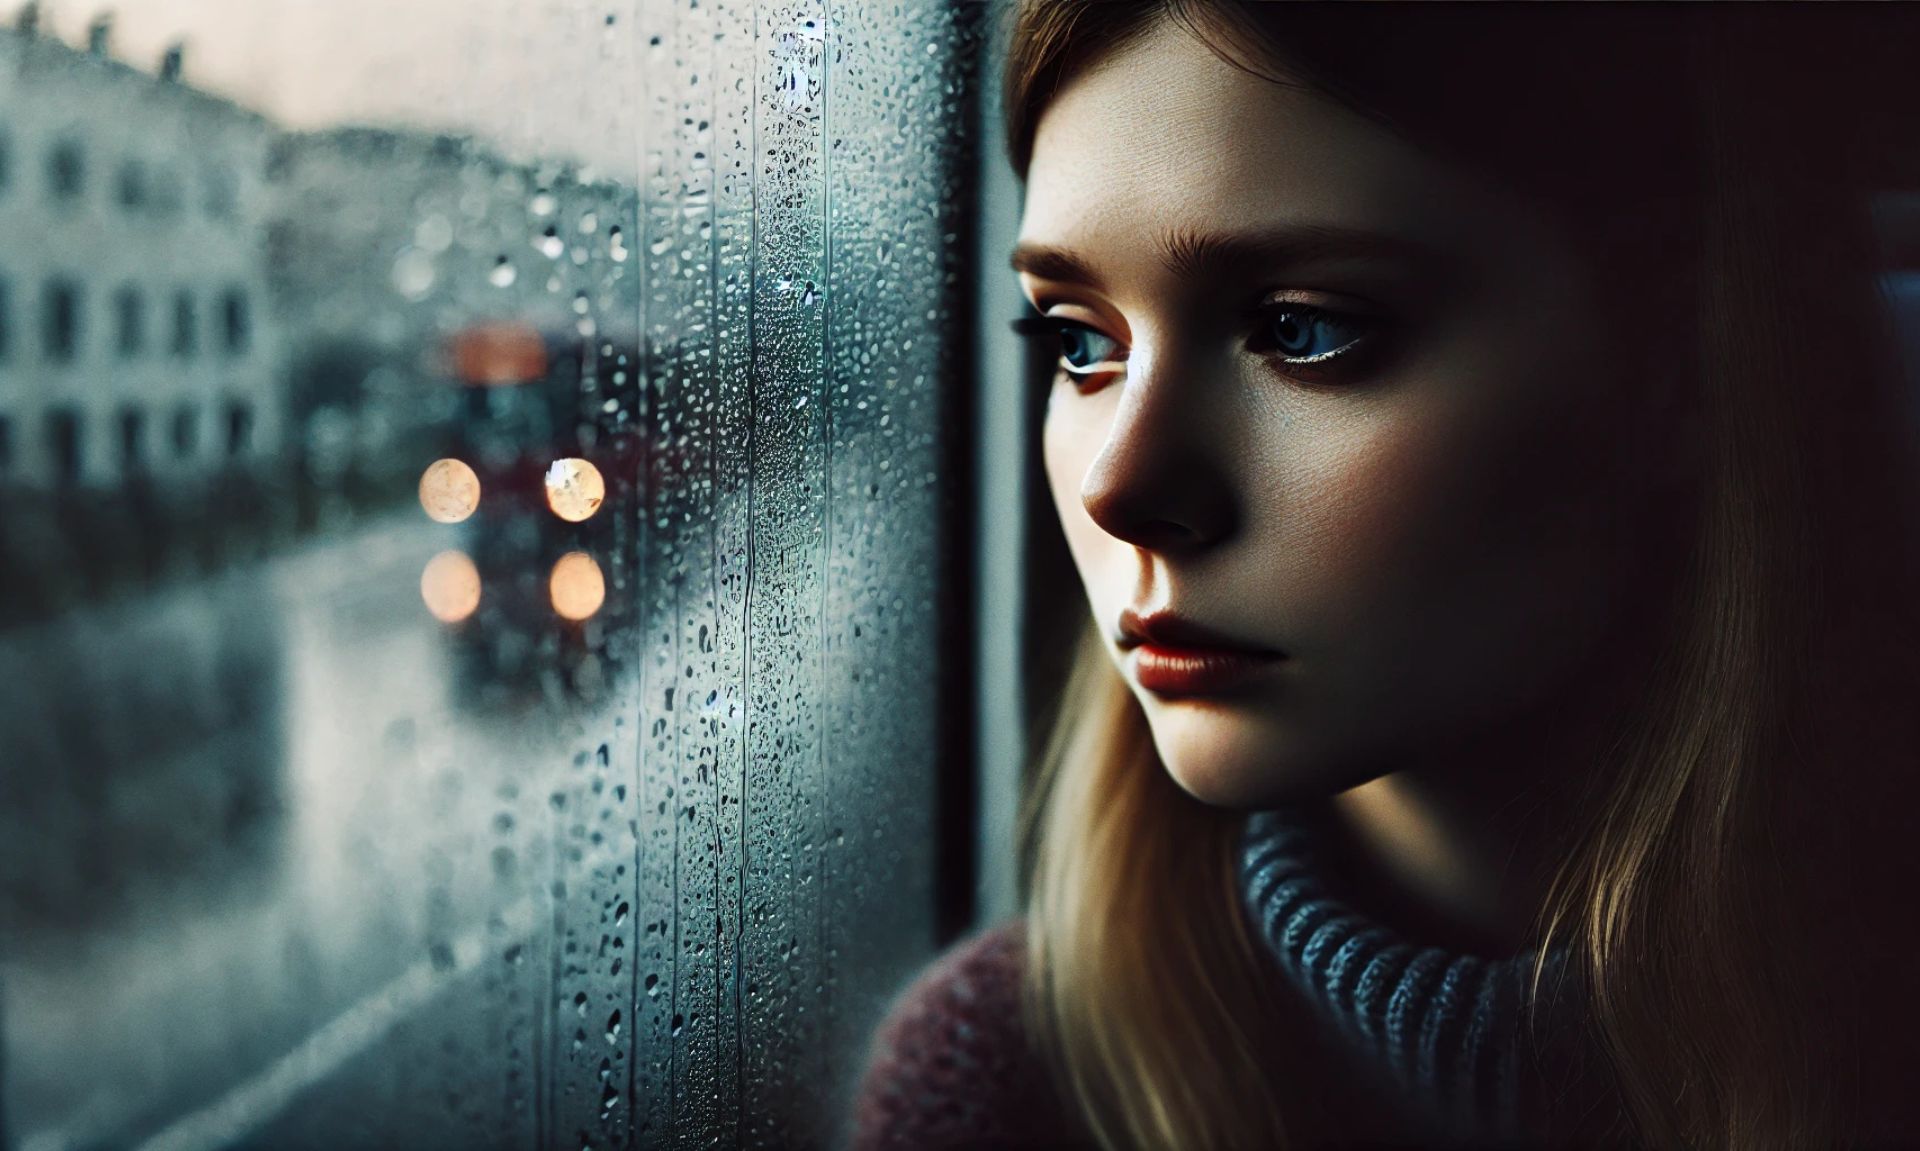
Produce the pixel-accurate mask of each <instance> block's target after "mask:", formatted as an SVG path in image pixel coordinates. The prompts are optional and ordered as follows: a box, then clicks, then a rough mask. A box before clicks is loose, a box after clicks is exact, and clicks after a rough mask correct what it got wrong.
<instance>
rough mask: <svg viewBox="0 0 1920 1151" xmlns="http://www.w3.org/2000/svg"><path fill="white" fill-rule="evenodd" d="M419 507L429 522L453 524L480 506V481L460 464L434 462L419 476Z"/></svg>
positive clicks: (465, 466) (444, 461)
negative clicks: (424, 510)
mask: <svg viewBox="0 0 1920 1151" xmlns="http://www.w3.org/2000/svg"><path fill="white" fill-rule="evenodd" d="M420 506H421V507H423V508H425V509H426V510H427V517H428V518H429V519H432V520H435V521H437V522H439V523H443V524H457V523H459V522H460V521H461V520H464V519H466V518H467V517H468V516H470V515H472V514H473V511H474V509H475V508H477V507H479V506H480V477H479V476H477V475H475V474H474V472H473V469H472V468H470V467H468V466H467V465H466V464H465V463H464V462H462V461H460V460H452V459H448V460H435V461H433V462H432V463H431V464H428V465H427V470H426V471H424V472H422V473H420Z"/></svg>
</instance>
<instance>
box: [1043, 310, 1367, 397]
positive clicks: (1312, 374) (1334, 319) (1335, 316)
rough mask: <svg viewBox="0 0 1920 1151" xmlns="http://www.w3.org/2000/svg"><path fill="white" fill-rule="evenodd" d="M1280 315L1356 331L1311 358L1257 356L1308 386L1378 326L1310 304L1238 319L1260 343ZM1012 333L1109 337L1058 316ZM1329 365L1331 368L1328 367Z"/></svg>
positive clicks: (1084, 376)
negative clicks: (1271, 362) (1281, 366)
mask: <svg viewBox="0 0 1920 1151" xmlns="http://www.w3.org/2000/svg"><path fill="white" fill-rule="evenodd" d="M1283 316H1294V317H1297V318H1302V319H1305V320H1306V321H1307V322H1309V323H1315V322H1318V323H1326V324H1330V325H1335V326H1339V327H1345V328H1349V329H1358V330H1359V334H1358V335H1356V336H1354V337H1353V338H1352V339H1350V340H1348V341H1347V342H1346V343H1344V344H1342V345H1340V346H1339V347H1337V348H1334V349H1333V350H1332V351H1327V352H1320V353H1317V354H1315V355H1312V356H1284V355H1275V354H1274V353H1273V352H1272V351H1271V350H1266V351H1261V352H1260V354H1262V355H1264V356H1267V357H1268V358H1269V359H1272V360H1274V361H1276V362H1278V363H1279V364H1281V365H1284V371H1283V374H1286V375H1289V376H1293V377H1295V378H1298V379H1301V380H1304V381H1306V382H1309V383H1316V382H1320V381H1322V380H1324V379H1326V378H1328V377H1329V376H1330V375H1331V374H1332V371H1333V370H1338V369H1341V368H1344V367H1345V366H1346V364H1344V363H1336V362H1335V361H1344V360H1345V359H1346V358H1347V357H1349V356H1351V355H1352V354H1353V353H1354V352H1356V351H1358V350H1360V349H1361V348H1362V347H1363V346H1364V345H1369V344H1371V343H1373V342H1374V337H1375V334H1376V333H1375V329H1377V328H1378V327H1379V326H1380V321H1379V320H1378V318H1377V317H1373V316H1368V315H1364V314H1361V313H1355V312H1337V311H1334V310H1333V309H1331V308H1322V307H1316V306H1315V305H1312V304H1302V303H1296V302H1292V301H1282V302H1279V303H1267V304H1260V305H1257V306H1255V307H1253V308H1251V309H1249V310H1248V311H1247V313H1246V314H1245V315H1244V316H1243V317H1242V320H1243V322H1244V323H1246V324H1248V325H1249V326H1251V327H1252V329H1253V331H1254V333H1255V335H1254V339H1255V340H1262V339H1268V338H1269V337H1270V332H1269V329H1270V328H1271V327H1272V325H1273V324H1275V323H1277V322H1278V321H1279V319H1280V318H1281V317H1283ZM1013 330H1014V331H1015V332H1017V333H1019V334H1020V335H1021V336H1023V337H1025V338H1028V339H1038V338H1041V337H1047V336H1050V337H1052V338H1053V339H1055V340H1058V339H1060V338H1061V337H1062V336H1064V335H1065V334H1066V333H1067V332H1070V331H1075V330H1083V331H1088V332H1093V333H1095V334H1096V335H1102V338H1109V339H1110V338H1111V337H1106V336H1104V334H1102V333H1100V332H1099V330H1098V329H1096V328H1094V327H1093V326H1092V325H1091V324H1084V323H1081V322H1080V321H1078V320H1069V319H1066V318H1064V317H1061V316H1043V315H1027V316H1022V317H1020V318H1019V319H1017V320H1014V321H1013ZM1116 342H1117V341H1116ZM1256 350H1259V349H1256ZM1063 358H1064V357H1063ZM1122 359H1124V357H1122ZM1110 362H1120V361H1104V360H1103V361H1102V363H1110ZM1329 365H1331V368H1330V367H1329ZM1060 374H1065V375H1066V376H1068V377H1069V378H1070V379H1072V380H1074V381H1075V386H1076V387H1080V386H1084V382H1085V381H1087V380H1090V379H1093V378H1095V377H1096V376H1099V375H1102V374H1104V373H1101V372H1097V371H1075V370H1074V369H1073V368H1071V367H1069V366H1068V365H1066V364H1065V363H1061V364H1060V365H1059V367H1058V370H1057V371H1056V373H1055V376H1056V378H1057V377H1058V376H1059V375H1060Z"/></svg>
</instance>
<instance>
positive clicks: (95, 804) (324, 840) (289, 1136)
mask: <svg viewBox="0 0 1920 1151" xmlns="http://www.w3.org/2000/svg"><path fill="white" fill-rule="evenodd" d="M458 538H459V536H458V530H457V529H455V528H449V527H444V526H441V525H436V524H432V523H428V522H425V521H424V519H423V517H421V516H420V514H419V513H418V511H417V509H414V510H412V511H411V512H410V513H403V514H396V515H394V516H392V517H390V518H387V519H383V520H381V521H379V522H375V523H372V524H370V525H366V526H363V527H359V528H356V529H352V530H349V531H347V532H344V533H340V534H336V535H334V536H332V537H331V538H329V539H327V540H325V541H323V542H319V543H314V544H309V545H306V546H304V547H302V548H301V549H299V550H297V551H294V552H291V553H288V554H285V555H282V556H278V557H275V558H272V559H269V560H266V561H262V562H257V563H255V564H253V565H251V566H248V567H245V568H240V569H235V570H229V571H227V572H225V573H223V574H221V575H219V576H217V577H213V578H209V579H206V580H203V581H200V582H197V583H193V584H188V585H176V586H172V587H169V588H165V589H162V590H158V591H155V592H153V593H151V594H148V595H145V596H142V597H137V598H132V599H126V600H122V601H119V602H117V603H114V604H111V605H106V606H103V607H97V608H90V609H87V610H86V611H84V612H82V613H77V614H74V615H71V616H67V617H63V618H61V619H57V620H53V621H50V622H48V623H44V624H40V625H36V626H34V627H31V628H25V629H20V630H16V631H13V632H9V633H5V634H0V683H4V684H7V685H8V691H7V694H6V697H5V699H4V700H0V764H4V769H3V770H4V775H3V776H0V784H3V786H4V795H3V796H0V798H4V800H5V802H6V803H7V804H8V806H9V808H10V810H12V811H14V812H28V813H31V814H30V818H25V819H14V820H11V821H10V822H13V823H16V824H18V825H19V827H20V829H21V832H22V834H20V835H17V836H16V837H14V838H15V842H14V843H13V845H12V846H10V847H7V848H4V849H0V851H3V852H4V860H5V862H6V864H7V872H6V885H7V886H6V915H7V923H6V929H7V930H6V944H5V947H4V956H3V958H0V1031H3V1033H4V1047H3V1048H0V1052H3V1055H0V1059H3V1060H4V1062H3V1063H0V1076H3V1077H4V1082H3V1083H0V1087H3V1088H4V1092H5V1096H4V1103H5V1106H4V1110H0V1117H3V1119H4V1127H5V1130H4V1135H5V1137H6V1138H5V1139H3V1140H0V1145H8V1146H12V1147H17V1148H19V1149H21V1151H56V1149H60V1148H90V1147H104V1146H116V1147H118V1146H135V1147H148V1148H155V1149H158V1148H166V1149H170V1151H177V1149H186V1148H210V1147H218V1146H233V1145H255V1146H275V1147H282V1146H294V1145H299V1144H302V1143H306V1144H309V1145H313V1146H334V1145H345V1144H347V1143H351V1142H354V1141H355V1139H354V1137H353V1136H352V1132H353V1131H355V1130H356V1129H358V1130H363V1131H366V1132H371V1131H373V1130H376V1129H377V1130H380V1131H383V1132H385V1133H387V1134H388V1135H391V1136H399V1135H403V1134H407V1133H409V1129H410V1128H417V1130H414V1131H412V1132H411V1134H412V1135H413V1137H412V1138H409V1139H408V1140H407V1141H408V1142H409V1143H411V1144H415V1145H428V1144H433V1143H445V1144H449V1145H469V1146H476V1145H483V1144H500V1145H505V1144H511V1143H519V1144H521V1145H525V1143H526V1141H527V1140H526V1139H525V1138H524V1137H523V1136H522V1135H521V1134H519V1132H522V1131H525V1130H528V1128H527V1124H528V1123H530V1122H532V1120H531V1119H530V1118H528V1117H529V1116H531V1115H533V1114H534V1113H535V1112H536V1111H537V1110H538V1108H539V1106H540V1100H539V1099H538V1098H537V1097H536V1095H537V1092H535V1091H533V1089H531V1088H529V1087H528V1086H527V1085H528V1084H532V1083H538V1082H540V1078H539V1076H538V1075H537V1074H535V1073H534V1071H535V1070H536V1069H529V1068H526V1067H521V1066H518V1065H517V1063H516V1060H518V1059H521V1058H524V1057H525V1056H523V1055H522V1054H520V1053H522V1052H526V1051H531V1050H535V1049H537V1048H538V1046H539V1045H538V1044H533V1043H529V1042H527V1041H526V1040H527V1036H526V1032H527V1031H528V1029H531V1028H537V1027H540V1026H543V1025H544V1024H543V1023H542V1021H541V1014H542V1013H541V1011H540V1010H538V1009H537V1006H536V1004H535V1000H536V999H537V997H538V996H539V995H540V994H542V992H541V991H540V990H539V988H541V987H544V986H546V984H545V982H544V981H543V980H541V979H540V978H539V976H538V975H537V974H536V973H537V972H538V970H539V968H540V967H541V965H542V964H543V963H544V962H546V960H547V957H546V956H544V955H542V954H538V953H537V952H538V951H539V947H540V946H541V945H540V944H539V942H538V939H539V937H540V933H539V932H537V931H534V930H532V925H533V924H535V923H537V922H538V921H539V917H540V916H542V915H543V914H547V909H546V907H545V906H543V901H544V899H545V887H544V885H543V884H542V883H541V882H539V881H538V877H540V876H542V875H544V874H545V871H544V869H546V868H549V867H550V866H551V860H550V855H551V847H552V844H553V843H554V841H555V837H554V836H553V835H552V833H551V832H552V828H551V826H550V824H551V821H553V820H555V819H557V818H558V816H557V814H556V813H555V811H554V810H553V809H552V808H551V807H550V802H556V801H554V800H553V797H554V795H555V793H556V790H557V789H560V788H563V787H564V784H563V783H562V782H561V781H562V780H563V778H564V777H565V776H566V775H567V773H569V772H573V771H577V770H578V769H577V767H576V766H575V765H576V764H577V763H579V762H582V761H584V759H585V758H586V757H587V756H590V755H591V754H592V751H593V748H594V746H595V745H596V744H597V743H598V742H600V741H601V740H602V739H604V738H605V734H604V733H605V731H606V729H607V728H608V727H609V725H610V723H611V720H610V719H608V718H606V717H607V715H608V713H609V712H610V711H611V710H613V706H614V705H613V704H611V703H609V702H606V700H605V699H604V697H603V699H602V700H601V701H600V702H585V701H582V700H580V699H578V698H577V697H565V698H557V699H556V698H555V697H550V698H548V699H547V700H546V701H545V702H542V701H541V699H540V698H539V693H538V692H537V691H536V692H534V693H532V697H531V698H530V699H529V698H526V697H524V695H523V696H522V697H517V699H516V701H515V702H512V703H511V704H508V705H501V704H499V703H498V702H497V701H496V700H495V699H494V698H493V697H491V696H489V697H488V703H487V704H485V705H484V706H483V705H480V704H478V703H477V699H478V695H479V693H478V690H477V689H475V688H473V687H472V685H471V684H470V682H469V679H468V677H467V676H465V675H464V674H463V672H462V669H461V668H460V667H459V666H456V661H455V653H454V649H453V647H452V646H451V645H450V643H449V642H448V635H447V634H446V630H445V628H444V627H443V625H441V624H440V623H438V622H437V621H436V620H434V619H433V618H432V617H431V616H430V615H429V614H428V612H427V611H426V610H425V608H424V606H423V604H422V600H421V590H420V581H421V572H422V570H423V568H424V567H425V565H426V564H427V561H428V560H429V559H430V558H431V557H432V556H434V555H435V554H436V553H437V552H439V551H441V550H442V549H445V548H448V547H451V546H454V545H455V544H456V542H457V541H458ZM533 716H537V722H529V718H530V717H533ZM450 999H454V1000H457V1001H458V1002H459V1003H460V1005H461V1006H460V1009H459V1010H458V1011H439V1010H437V1008H439V1007H441V1006H443V1005H444V1004H445V1003H446V1002H448V1001H449V1000H450ZM436 1021H438V1022H436ZM454 1064H457V1065H458V1068H459V1069H458V1071H457V1073H456V1072H450V1071H449V1070H447V1068H448V1067H449V1066H451V1065H454ZM434 1067H439V1070H437V1071H433V1070H431V1069H432V1068H434ZM341 1078H345V1079H349V1080H353V1081H355V1084H356V1085H355V1087H354V1089H353V1090H352V1091H345V1092H341V1091H328V1092H323V1093H320V1094H322V1095H324V1096H326V1097H328V1098H333V1099H349V1100H354V1101H355V1107H356V1108H358V1109H360V1112H359V1113H358V1114H338V1113H336V1111H335V1109H332V1108H327V1107H324V1106H320V1105H318V1104H317V1103H316V1092H315V1090H314V1088H315V1086H316V1085H317V1084H321V1083H324V1082H327V1081H329V1080H335V1079H341ZM416 1079H417V1080H418V1081H422V1082H425V1081H431V1082H433V1083H436V1084H439V1085H442V1087H444V1086H445V1085H447V1084H462V1083H464V1084H484V1085H487V1086H489V1087H490V1088H491V1087H493V1086H494V1085H497V1089H489V1090H483V1091H466V1092H463V1093H460V1095H461V1097H460V1098H453V1097H449V1098H446V1099H441V1098H431V1099H427V1098H416V1097H414V1096H412V1095H411V1094H410V1091H411V1087H410V1081H413V1080H416ZM410 1115H411V1116H412V1118H411V1119H409V1118H408V1116H410ZM376 1116H377V1117H378V1125H377V1127H375V1126H373V1123H374V1119H375V1117H376ZM9 1141H10V1142H9Z"/></svg>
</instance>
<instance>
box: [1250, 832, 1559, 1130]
mask: <svg viewBox="0 0 1920 1151" xmlns="http://www.w3.org/2000/svg"><path fill="white" fill-rule="evenodd" d="M1315 818H1316V813H1314V812H1312V811H1309V810H1308V809H1306V808H1283V809H1279V810H1274V811H1263V812H1258V813H1255V814H1254V815H1252V816H1250V817H1249V819H1248V821H1247V826H1246V831H1245V835H1244V838H1243V840H1242V844H1241V852H1240V890H1241V894H1242V898H1243V899H1244V901H1245V905H1246V909H1247V912H1248V914H1249V917H1250V921H1251V922H1252V924H1253V925H1254V928H1255V931H1256V933H1257V934H1258V935H1259V936H1260V937H1261V938H1262V939H1264V940H1265V942H1266V944H1267V946H1268V949H1269V950H1270V951H1271V953H1272V955H1273V957H1274V959H1275V960H1276V961H1277V962H1278V964H1279V966H1280V967H1281V968H1282V969H1283V970H1284V971H1285V972H1286V973H1287V974H1288V975H1289V976H1290V977H1291V978H1292V980H1293V982H1294V983H1295V984H1296V985H1297V987H1298V989H1299V991H1300V992H1301V993H1302V995H1303V997H1304V998H1305V999H1307V1000H1308V1001H1309V1002H1311V1003H1312V1004H1313V1005H1314V1008H1315V1009H1316V1010H1317V1012H1318V1013H1319V1015H1320V1016H1321V1018H1322V1020H1323V1021H1324V1022H1325V1023H1326V1024H1327V1025H1328V1026H1329V1028H1330V1029H1331V1030H1332V1031H1333V1032H1335V1033H1337V1034H1338V1035H1339V1036H1341V1037H1342V1039H1343V1041H1344V1042H1345V1044H1346V1045H1347V1046H1348V1047H1349V1048H1350V1049H1351V1051H1352V1053H1353V1054H1354V1055H1355V1056H1356V1057H1357V1059H1358V1060H1359V1061H1360V1062H1361V1063H1363V1064H1365V1065H1367V1066H1371V1067H1373V1068H1375V1069H1376V1070H1377V1071H1379V1072H1380V1073H1381V1076H1382V1078H1384V1079H1385V1080H1387V1081H1388V1082H1390V1083H1392V1084H1395V1085H1397V1086H1398V1087H1399V1088H1400V1089H1401V1090H1402V1091H1403V1092H1404V1093H1405V1095H1406V1096H1407V1098H1408V1099H1409V1101H1410V1102H1411V1103H1412V1105H1413V1107H1414V1109H1415V1110H1416V1111H1418V1112H1420V1113H1422V1114H1424V1115H1425V1116H1426V1118H1427V1120H1428V1121H1429V1122H1430V1123H1432V1124H1433V1125H1434V1126H1435V1127H1436V1128H1437V1129H1438V1130H1440V1131H1443V1132H1446V1133H1448V1137H1450V1138H1456V1139H1458V1140H1460V1141H1461V1142H1463V1143H1471V1144H1475V1145H1484V1144H1489V1143H1506V1144H1513V1143H1525V1142H1534V1141H1542V1140H1549V1139H1557V1138H1559V1137H1561V1136H1562V1135H1565V1134H1571V1132H1570V1131H1569V1130H1568V1128H1567V1126H1566V1125H1567V1124H1568V1123H1573V1124H1575V1126H1576V1129H1577V1128H1578V1126H1581V1125H1583V1124H1582V1119H1591V1118H1592V1116H1591V1115H1585V1116H1581V1115H1579V1114H1578V1112H1579V1111H1581V1110H1583V1108H1581V1107H1580V1105H1579V1103H1578V1101H1576V1100H1574V1099H1573V1098H1571V1096H1570V1095H1569V1086H1568V1085H1569V1084H1570V1083H1571V1082H1572V1079H1571V1073H1572V1071H1573V1062H1572V1061H1573V1060H1574V1059H1575V1057H1576V1056H1577V1044H1578V1041H1577V1040H1576V1039H1574V1038H1573V1037H1574V1036H1575V1035H1576V1034H1577V1033H1579V1031H1580V1030H1581V1028H1580V1026H1579V1022H1580V1009H1579V1007H1578V1006H1577V1004H1578V1003H1579V1001H1580V996H1579V995H1577V994H1575V993H1573V989H1572V988H1571V986H1570V985H1569V984H1570V981H1569V980H1568V979H1567V978H1566V977H1567V976H1568V974H1569V965H1568V963H1567V957H1566V952H1565V950H1564V949H1556V950H1555V951H1554V952H1553V953H1551V954H1549V955H1548V957H1547V963H1546V967H1545V969H1544V970H1543V972H1542V974H1541V978H1540V984H1539V986H1540V996H1541V1007H1540V1014H1538V1015H1537V1017H1536V1019H1535V1022H1534V1025H1533V1026H1532V1027H1529V1026H1527V1020H1526V1017H1525V1015H1524V1013H1523V1011H1522V1004H1523V1003H1524V1002H1525V997H1526V993H1527V989H1528V987H1529V985H1530V984H1531V983H1532V980H1533V969H1534V962H1535V959H1536V957H1537V954H1538V953H1537V952H1534V951H1529V952H1525V953H1522V954H1519V955H1512V956H1504V957H1485V956H1477V955H1469V954H1463V953H1456V952H1452V951H1448V950H1446V949H1443V948H1440V947H1433V946H1420V945H1417V944H1414V943H1411V942H1408V941H1406V940H1404V939H1402V938H1401V937H1400V936H1399V935H1398V934H1396V933H1395V932H1394V931H1393V930H1391V929H1390V928H1387V927H1384V926H1382V925H1381V924H1379V923H1377V922H1375V921H1373V920H1371V919H1369V918H1368V917H1367V916H1366V915H1365V914H1363V913H1362V912H1360V911H1358V910H1356V909H1355V908H1353V907H1352V906H1349V905H1348V904H1347V903H1345V902H1343V901H1342V900H1341V899H1340V898H1338V897H1337V896H1336V895H1335V894H1334V893H1333V890H1332V889H1331V887H1330V886H1329V885H1328V884H1327V883H1326V882H1325V880H1326V876H1327V871H1326V869H1325V866H1324V864H1325V861H1326V860H1325V856H1326V852H1325V850H1324V848H1325V843H1324V840H1323V838H1322V835H1323V833H1321V832H1320V831H1319V830H1318V829H1317V828H1316V826H1315ZM1550 1100H1551V1102H1550ZM1569 1105H1571V1107H1569ZM1570 1111H1571V1112H1573V1113H1570Z"/></svg>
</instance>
